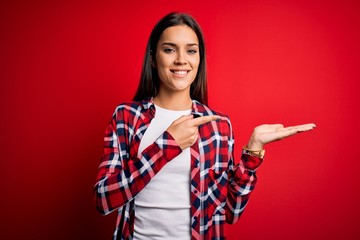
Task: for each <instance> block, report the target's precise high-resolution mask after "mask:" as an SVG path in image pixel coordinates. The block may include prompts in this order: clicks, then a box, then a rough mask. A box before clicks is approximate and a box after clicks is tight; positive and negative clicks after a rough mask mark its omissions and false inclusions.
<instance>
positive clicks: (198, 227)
mask: <svg viewBox="0 0 360 240" xmlns="http://www.w3.org/2000/svg"><path fill="white" fill-rule="evenodd" d="M192 113H193V114H197V115H200V116H206V115H219V116H221V119H219V120H217V121H211V122H208V123H206V124H203V125H201V126H199V139H198V141H197V143H196V144H194V145H193V146H191V150H190V152H191V181H190V184H191V186H190V191H191V193H190V195H191V197H190V200H191V236H192V239H213V240H220V239H225V236H224V224H225V223H226V222H227V223H235V222H236V221H237V220H238V219H239V217H240V215H241V213H242V212H243V210H244V208H245V206H246V204H247V202H248V199H249V195H250V192H251V191H252V190H253V189H254V186H255V183H256V175H255V171H256V169H257V168H258V167H259V165H260V164H261V162H262V159H259V158H256V157H253V156H250V155H246V154H245V153H243V154H242V157H241V161H240V163H239V164H234V159H233V148H234V138H233V132H232V128H231V123H230V120H229V118H228V117H227V116H225V115H223V114H221V113H218V112H214V111H212V110H211V109H209V108H208V107H207V106H205V105H203V104H201V103H199V102H197V101H195V100H194V101H193V107H192ZM154 116H155V107H154V104H153V102H152V99H150V100H144V101H142V102H130V103H125V104H121V105H119V106H118V107H117V108H116V110H115V113H114V115H113V117H112V119H111V121H110V123H109V125H108V127H107V129H106V132H105V138H104V141H105V143H104V153H103V156H102V158H101V162H100V166H99V171H98V175H97V183H96V184H95V187H94V192H95V194H94V196H95V201H96V206H97V209H98V210H99V212H101V213H102V214H108V213H110V212H112V211H113V210H117V211H118V217H117V222H116V230H115V233H114V239H124V240H125V239H126V240H127V239H132V238H133V232H134V218H135V217H134V214H135V210H134V198H135V197H136V194H138V193H139V192H140V191H141V190H142V189H143V188H144V187H145V186H146V184H148V183H149V182H150V180H151V179H152V178H153V177H154V176H155V175H156V174H157V173H158V172H159V171H160V170H161V168H162V167H163V166H164V165H165V164H166V163H167V162H169V161H171V160H172V159H173V158H174V157H176V156H177V155H178V154H179V153H180V152H181V151H182V150H181V148H180V147H179V146H178V144H177V143H176V141H175V140H174V138H173V137H172V136H171V135H170V134H169V133H168V132H167V131H165V132H164V133H163V134H162V135H161V136H159V138H158V139H157V140H156V141H155V142H154V143H153V144H151V145H150V146H149V147H147V148H146V149H145V150H144V151H143V152H142V153H140V154H138V148H139V144H140V140H141V138H142V137H143V135H144V133H145V131H146V129H147V127H148V126H149V124H150V122H151V120H152V119H153V117H154ZM164 191H166V189H164Z"/></svg>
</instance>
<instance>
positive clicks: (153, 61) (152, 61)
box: [150, 51, 156, 68]
mask: <svg viewBox="0 0 360 240" xmlns="http://www.w3.org/2000/svg"><path fill="white" fill-rule="evenodd" d="M150 63H151V67H153V68H156V60H155V57H154V54H153V51H150Z"/></svg>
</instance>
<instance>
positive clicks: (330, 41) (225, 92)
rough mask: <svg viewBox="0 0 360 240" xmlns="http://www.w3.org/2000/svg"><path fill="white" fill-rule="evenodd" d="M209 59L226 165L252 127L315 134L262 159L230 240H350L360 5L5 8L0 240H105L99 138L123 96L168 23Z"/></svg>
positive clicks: (354, 223)
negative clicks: (225, 134)
mask: <svg viewBox="0 0 360 240" xmlns="http://www.w3.org/2000/svg"><path fill="white" fill-rule="evenodd" d="M174 10H177V11H186V12H188V13H190V14H192V15H193V16H194V17H195V18H196V19H197V20H198V22H199V23H200V25H201V26H202V28H203V31H204V34H205V39H206V43H207V49H208V58H207V60H208V76H209V77H208V81H209V97H210V106H211V107H212V108H214V109H217V110H220V111H222V112H224V113H226V114H228V115H229V116H230V117H231V119H232V123H233V127H234V131H235V136H236V154H237V156H239V155H240V149H241V146H242V145H243V144H245V143H246V142H247V139H248V137H249V136H250V134H251V132H252V129H253V127H255V126H256V125H259V124H261V123H283V124H285V125H293V124H300V123H307V122H315V123H316V124H317V126H318V127H317V128H316V130H315V131H313V132H309V133H304V134H300V135H298V136H296V137H293V138H290V139H287V140H284V141H282V142H276V143H273V144H271V145H268V146H267V147H266V149H267V158H266V161H265V162H264V164H263V165H262V167H261V169H260V170H259V172H258V176H259V182H258V185H257V188H256V190H255V192H254V193H253V195H252V198H251V200H250V203H249V205H248V207H247V209H246V210H245V212H244V214H243V216H242V218H241V219H240V220H239V222H238V223H236V224H235V225H232V226H229V227H228V228H227V230H228V235H229V239H253V240H256V239H359V238H360V230H359V227H360V226H359V222H360V221H359V215H360V207H359V200H360V193H359V178H358V176H359V171H358V169H359V167H360V162H359V152H358V148H359V140H358V138H359V134H360V130H359V103H358V102H359V97H358V94H359V91H358V90H359V80H360V71H359V69H360V68H359V60H360V59H359V58H360V57H359V56H360V51H359V50H360V47H359V43H360V32H359V29H360V18H359V12H360V4H359V1H355V0H354V1H349V0H338V1H300V0H296V1H266V0H259V1H250V0H249V1H198V2H196V3H195V2H194V1H190V0H181V1H177V0H174V1H167V0H166V1H165V0H161V1H156V3H155V1H143V2H142V3H140V2H139V1H123V2H121V1H79V0H76V1H65V2H64V1H22V2H20V1H1V3H0V17H1V19H0V31H1V32H0V41H1V42H0V79H1V81H0V96H1V99H0V107H1V120H0V121H1V122H0V136H1V145H0V150H1V170H2V171H1V183H2V185H1V200H0V201H1V202H0V206H1V223H0V229H1V232H0V238H1V239H22V238H26V239H111V235H112V233H113V230H114V226H115V215H110V216H106V217H102V216H101V215H100V214H98V213H97V212H96V210H95V206H94V203H93V200H92V187H93V184H94V181H95V175H96V172H97V166H98V163H99V158H100V155H101V152H102V140H103V139H102V137H103V132H104V130H105V126H106V124H107V122H108V120H109V119H110V117H111V114H112V113H113V111H114V109H115V107H116V105H117V104H119V103H121V102H123V101H127V100H129V99H131V98H132V96H133V94H134V91H135V89H136V86H137V84H138V78H139V74H140V69H141V64H142V58H143V53H144V51H145V45H146V41H147V39H148V36H149V33H150V31H151V29H152V27H153V26H154V24H155V23H156V22H157V21H158V20H159V19H160V18H161V17H162V16H164V15H165V14H167V13H168V12H170V11H174Z"/></svg>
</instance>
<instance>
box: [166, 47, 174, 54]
mask: <svg viewBox="0 0 360 240" xmlns="http://www.w3.org/2000/svg"><path fill="white" fill-rule="evenodd" d="M163 51H164V52H165V53H172V52H175V49H173V48H164V50H163Z"/></svg>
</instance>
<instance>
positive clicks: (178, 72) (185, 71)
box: [170, 70, 189, 75]
mask: <svg viewBox="0 0 360 240" xmlns="http://www.w3.org/2000/svg"><path fill="white" fill-rule="evenodd" d="M170 71H171V72H172V73H175V74H179V75H185V74H187V73H188V72H189V71H187V70H170Z"/></svg>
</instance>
